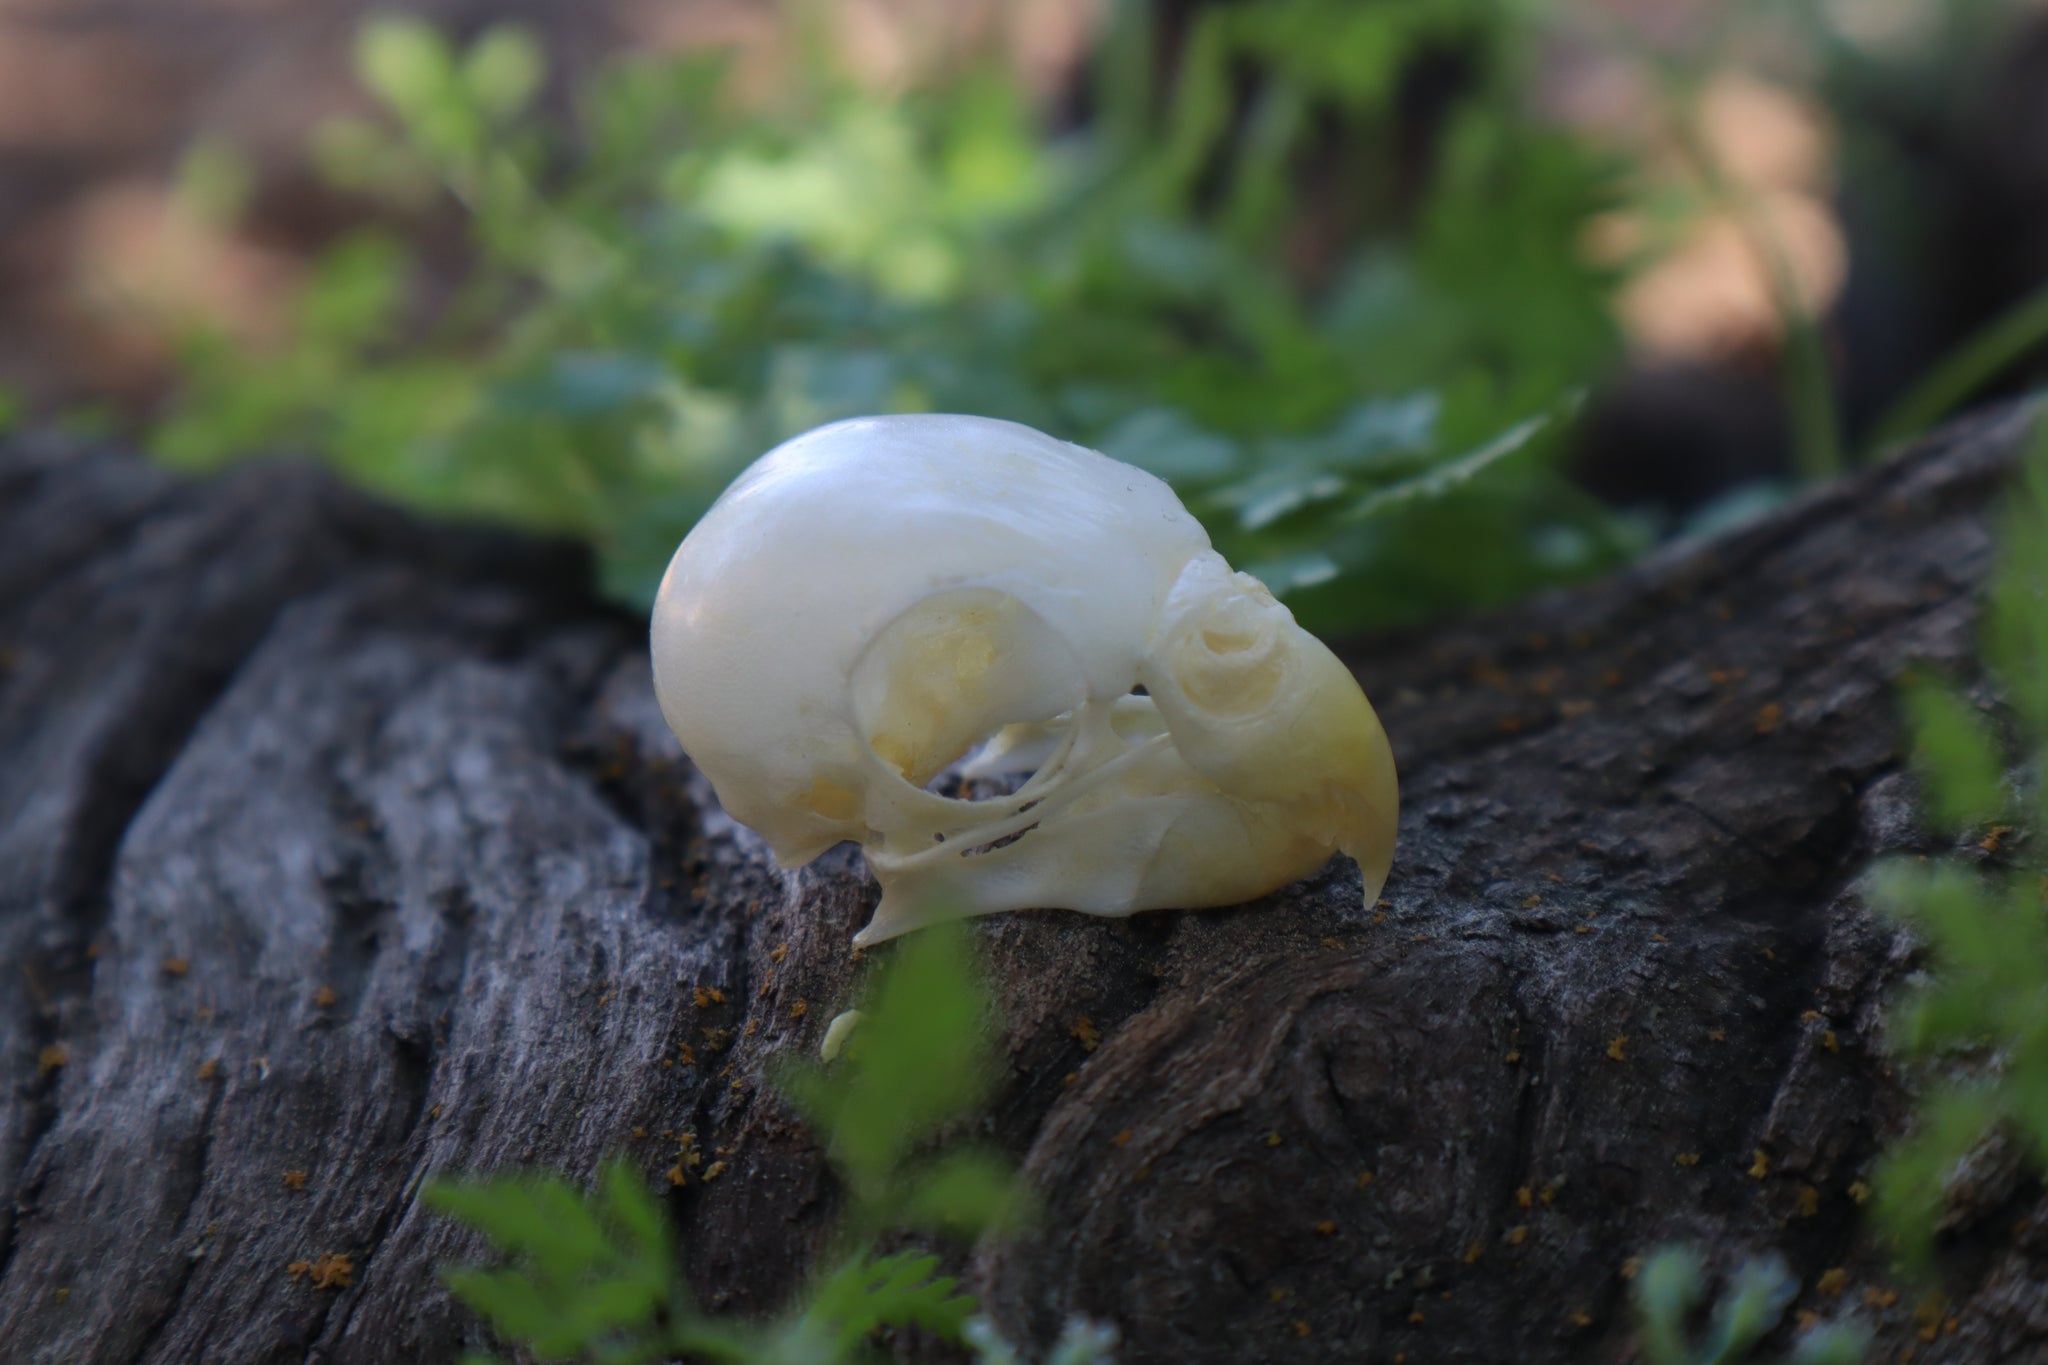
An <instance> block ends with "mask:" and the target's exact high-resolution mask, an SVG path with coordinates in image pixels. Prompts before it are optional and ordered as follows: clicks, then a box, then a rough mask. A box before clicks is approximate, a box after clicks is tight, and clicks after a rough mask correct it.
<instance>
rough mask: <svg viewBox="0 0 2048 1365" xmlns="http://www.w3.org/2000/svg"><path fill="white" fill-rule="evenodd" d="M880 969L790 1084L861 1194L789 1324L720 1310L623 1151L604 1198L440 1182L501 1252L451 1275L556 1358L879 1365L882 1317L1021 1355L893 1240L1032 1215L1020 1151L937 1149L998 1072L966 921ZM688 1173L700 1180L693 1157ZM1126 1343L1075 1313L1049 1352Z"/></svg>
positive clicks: (1005, 1361) (912, 942) (1084, 1358)
mask: <svg viewBox="0 0 2048 1365" xmlns="http://www.w3.org/2000/svg"><path fill="white" fill-rule="evenodd" d="M878 971H879V980H876V981H873V982H872V983H871V987H870V989H869V990H868V992H867V999H866V1000H865V1001H864V1002H863V1004H862V1007H861V1011H860V1018H859V1021H858V1023H857V1025H856V1026H855V1027H854V1029H853V1032H852V1040H851V1042H850V1043H848V1044H847V1045H846V1046H845V1048H844V1050H843V1051H842V1052H841V1054H840V1056H839V1057H838V1059H837V1060H835V1061H833V1062H831V1063H827V1064H823V1065H787V1066H785V1067H784V1068H783V1069H782V1073H781V1076H780V1079H779V1082H778V1083H779V1085H780V1087H781V1088H782V1089H783V1091H784V1093H785V1096H786V1097H787V1098H788V1099H789V1100H790V1101H791V1102H792V1103H793V1104H794V1105H795V1106H796V1108H797V1110H798V1111H799V1112H800V1113H802V1114H803V1115H804V1116H805V1117H806V1118H807V1119H808V1120H809V1121H810V1122H811V1124H812V1125H813V1127H814V1128H815V1129H816V1130H817V1132H818V1133H819V1135H820V1136H821V1138H823V1140H824V1141H825V1143H826V1145H827V1150H828V1154H829V1156H830V1159H831V1161H832V1163H833V1165H834V1167H835V1169H836V1170H837V1171H838V1173H839V1175H840V1178H841V1184H842V1187H843V1190H844V1193H845V1199H844V1203H843V1204H842V1207H841V1210H840V1217H839V1222H838V1225H837V1227H836V1230H835V1232H834V1235H833V1238H832V1240H831V1243H830V1245H829V1246H828V1247H827V1249H826V1252H825V1254H824V1256H823V1257H822V1260H821V1269H820V1270H819V1271H818V1272H817V1273H816V1274H815V1275H814V1277H813V1278H812V1280H811V1281H810V1283H809V1284H808V1286H807V1287H806V1288H805V1290H804V1291H803V1292H802V1293H801V1294H800V1295H799V1296H798V1298H797V1300H796V1302H794V1303H793V1304H791V1305H790V1306H789V1307H788V1308H787V1309H786V1310H785V1311H784V1312H783V1313H782V1314H781V1315H780V1316H779V1317H777V1318H776V1319H774V1320H773V1321H770V1322H767V1323H748V1322H740V1321H734V1320H731V1319H724V1318H719V1319H713V1318H710V1317H708V1316H706V1315H705V1313H704V1312H703V1310H702V1309H701V1308H699V1307H698V1306H697V1303H696V1301H695V1299H694V1298H693V1297H692V1296H691V1294H690V1290H689V1286H688V1284H687V1283H686V1282H685V1281H684V1279H683V1277H682V1273H681V1268H680V1266H679V1264H678V1261H677V1249H676V1246H675V1243H674V1238H673V1236H672V1234H671V1231H670V1228H669V1224H668V1217H667V1212H666V1211H665V1210H664V1209H663V1208H662V1207H661V1205H660V1203H659V1202H658V1201H657V1200H656V1198H655V1197H654V1195H653V1194H652V1193H651V1192H650V1191H649V1190H648V1189H647V1186H646V1184H645V1183H644V1182H643V1180H642V1179H641V1177H640V1176H639V1175H637V1174H636V1173H635V1172H634V1171H633V1170H632V1169H631V1167H630V1166H628V1165H626V1164H625V1163H623V1162H618V1161H614V1162H610V1163H607V1164H606V1166H605V1167H604V1169H603V1170H602V1171H601V1172H600V1173H599V1177H598V1182H597V1188H596V1189H595V1190H594V1191H593V1192H591V1193H589V1194H585V1193H583V1192H582V1191H580V1190H578V1189H577V1188H576V1186H574V1185H573V1184H571V1183H570V1182H568V1181H567V1180H565V1179H563V1178H562V1177H560V1176H556V1175H550V1174H540V1173H527V1172H523V1173H515V1174H510V1175H499V1176H494V1177H490V1178H486V1179H478V1180H448V1179H437V1180H435V1181H433V1182H431V1183H430V1184H429V1185H428V1186H427V1187H426V1189H425V1192H424V1194H423V1196H422V1197H423V1198H424V1199H425V1201H426V1203H427V1204H428V1206H429V1207H431V1208H433V1209H435V1210H437V1211H438V1212H440V1213H442V1214H445V1215H447V1216H449V1217H451V1218H454V1219H456V1220H457V1221H459V1222H461V1223H463V1224H465V1225H467V1226H468V1227H470V1228H472V1229H474V1230H475V1231H477V1232H479V1233H481V1234H482V1235H483V1237H484V1239H485V1241H486V1242H487V1243H488V1244H489V1247H490V1249H491V1251H492V1253H493V1254H494V1256H495V1257H496V1258H497V1263H496V1264H494V1265H492V1266H488V1267H474V1266H473V1267H461V1268H454V1269H450V1270H449V1271H447V1272H446V1274H445V1278H446V1279H447V1282H448V1285H449V1287H450V1288H451V1289H452V1290H453V1291H454V1292H455V1294H456V1296H457V1297H458V1298H460V1299H461V1300H462V1301H463V1302H464V1303H466V1304H468V1305H469V1306H470V1307H471V1308H472V1309H474V1310H476V1311H477V1312H478V1313H480V1314H482V1315H483V1316H484V1317H485V1318H487V1319H488V1320H489V1321H490V1323H491V1325H492V1327H493V1328H494V1329H495V1330H496V1331H497V1333H498V1335H499V1337H500V1338H501V1339H503V1340H504V1341H505V1342H506V1343H507V1344H515V1343H516V1344H518V1345H520V1346H523V1347H524V1348H525V1349H526V1350H528V1351H530V1352H531V1353H532V1354H533V1355H534V1357H535V1358H537V1359H540V1360H588V1361H597V1362H604V1363H605V1365H627V1363H628V1362H645V1361H654V1360H666V1359H670V1358H672V1357H674V1356H676V1355H679V1354H681V1355H689V1356H691V1357H692V1358H701V1359H705V1360H711V1361H723V1362H735V1363H736V1365H737V1363H746V1365H830V1363H831V1362H838V1361H858V1360H864V1359H868V1358H870V1357H871V1356H872V1354H873V1353H872V1352H871V1351H870V1350H869V1347H868V1341H869V1338H870V1337H871V1336H872V1335H873V1334H874V1333H875V1332H876V1331H878V1330H880V1329H882V1328H888V1327H916V1328H919V1329H921V1330H923V1331H925V1332H928V1333H931V1334H933V1335H934V1336H936V1337H938V1338H939V1339H941V1340H944V1341H949V1342H953V1343H955V1344H960V1345H968V1346H972V1347H973V1348H974V1349H975V1351H976V1356H977V1358H978V1359H980V1360H983V1361H987V1362H990V1363H991V1365H1013V1363H1014V1362H1015V1361H1016V1360H1017V1359H1018V1357H1017V1354H1016V1351H1015V1349H1014V1348H1013V1347H1011V1346H1010V1345H1009V1344H1008V1343H1007V1342H1005V1341H1003V1340H1002V1338H1001V1337H1000V1336H999V1335H998V1334H997V1333H996V1332H995V1329H994V1328H993V1327H992V1326H991V1325H989V1324H988V1323H986V1322H985V1321H981V1320H977V1319H973V1317H972V1315H973V1313H974V1308H975V1304H974V1300H973V1299H972V1298H970V1297H968V1296H967V1295H965V1294H962V1293H961V1292H959V1288H958V1286H957V1284H956V1283H955V1281H954V1280H953V1279H952V1278H951V1277H949V1276H944V1275H940V1274H938V1273H937V1271H938V1264H939V1258H938V1257H937V1256H935V1255H931V1254H928V1253H924V1252H920V1251H916V1250H909V1249H906V1250H899V1251H895V1252H891V1253H888V1254H883V1253H882V1252H881V1251H880V1250H879V1248H878V1245H877V1242H878V1239H879V1238H881V1237H882V1236H884V1235H886V1234H888V1233H890V1232H892V1231H900V1230H906V1229H927V1230H933V1231H942V1232H948V1233H952V1234H955V1235H957V1236H960V1237H963V1238H967V1239H972V1238H974V1237H978V1236H981V1235H983V1234H990V1233H999V1232H1001V1231H1003V1230H1004V1229H1006V1228H1009V1227H1013V1226H1015V1225H1017V1223H1018V1222H1019V1221H1020V1220H1022V1219H1023V1218H1025V1217H1028V1215H1029V1205H1028V1201H1027V1200H1026V1197H1025V1195H1024V1193H1023V1190H1022V1187H1021V1186H1020V1185H1019V1183H1018V1182H1017V1180H1016V1178H1015V1176H1014V1174H1013V1173H1012V1172H1011V1170H1010V1168H1009V1166H1008V1164H1007V1162H1005V1161H1003V1160H1002V1159H1000V1158H999V1157H997V1156H995V1155H994V1154H992V1153H989V1152H985V1151H982V1150H979V1149H977V1148H974V1147H972V1146H963V1145H961V1144H958V1143H952V1144H948V1145H946V1146H944V1147H943V1148H941V1149H939V1150H934V1148H935V1147H937V1145H938V1139H939V1138H940V1137H941V1136H942V1135H943V1133H944V1130H945V1129H946V1128H947V1127H948V1126H949V1125H952V1124H954V1123H956V1122H957V1121H958V1120H960V1119H962V1118H965V1117H967V1116H968V1115H970V1114H972V1113H973V1111H974V1110H975V1109H977V1108H978V1107H979V1106H980V1105H981V1103H982V1102H983V1101H984V1099H985V1098H986V1096H987V1093H988V1090H989V1087H990V1086H991V1085H992V1084H993V1080H994V1077H995V1076H996V1075H997V1074H998V1071H997V1065H996V1062H995V1060H994V1058H993V1057H992V1056H991V1054H990V1051H989V1048H988V1043H987V1040H988V1037H989V1036H990V1032H991V1028H992V1024H993V1021H992V1020H991V1019H990V1018H989V1017H988V1009H989V1006H988V1001H987V996H986V993H985V992H984V990H983V988H982V986H981V983H980V978H979V975H978V973H979V964H978V961H977V959H976V955H975V954H974V952H973V951H972V949H971V943H970V939H969V937H968V934H967V931H966V930H964V929H962V928H960V927H959V926H958V925H950V924H949V925H941V926H938V927H936V928H932V929H927V930H925V931H923V932H921V933H919V934H916V935H914V936H912V937H911V938H909V939H906V940H904V941H903V942H901V943H899V944H897V945H894V947H893V949H892V951H891V952H890V953H889V954H888V956H887V958H886V960H885V961H884V962H883V963H882V964H880V965H879V967H878ZM677 1174H678V1175H681V1176H682V1178H683V1179H684V1180H685V1182H688V1181H691V1180H693V1179H695V1177H694V1176H691V1175H689V1174H687V1172H686V1169H685V1167H683V1166H678V1168H677ZM1113 1344H1114V1335H1113V1334H1109V1333H1105V1332H1104V1331H1103V1330H1102V1329H1100V1328H1094V1327H1091V1326H1089V1325H1088V1324H1085V1323H1075V1324H1072V1325H1070V1327H1069V1329H1068V1332H1067V1334H1066V1336H1065V1337H1064V1338H1062V1340H1061V1342H1060V1343H1059V1346H1058V1347H1057V1349H1056V1350H1055V1352H1054V1353H1053V1355H1052V1357H1050V1358H1049V1359H1051V1360H1054V1361H1058V1362H1061V1363H1062V1365H1090V1362H1093V1361H1097V1360H1100V1359H1105V1358H1106V1355H1105V1353H1106V1352H1107V1350H1108V1349H1109V1347H1110V1346H1111V1345H1113Z"/></svg>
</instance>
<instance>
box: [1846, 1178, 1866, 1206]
mask: <svg viewBox="0 0 2048 1365" xmlns="http://www.w3.org/2000/svg"><path fill="white" fill-rule="evenodd" d="M1849 1197H1850V1198H1851V1199H1853V1200H1855V1201H1856V1202H1857V1203H1859V1204H1861V1203H1862V1202H1863V1201H1864V1200H1866V1199H1868V1198H1870V1186H1868V1185H1866V1184H1864V1183H1863V1182H1862V1181H1860V1180H1859V1181H1857V1182H1856V1183H1855V1184H1853V1185H1851V1186H1850V1187H1849Z"/></svg>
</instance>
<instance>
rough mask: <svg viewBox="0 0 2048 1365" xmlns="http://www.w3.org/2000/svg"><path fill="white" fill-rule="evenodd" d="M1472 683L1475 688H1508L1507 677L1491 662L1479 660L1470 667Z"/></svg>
mask: <svg viewBox="0 0 2048 1365" xmlns="http://www.w3.org/2000/svg"><path fill="white" fill-rule="evenodd" d="M1472 683H1473V685H1474V686H1475V687H1493V688H1501V689H1505V688H1506V687H1507V686H1508V675H1507V673H1506V672H1505V671H1504V670H1503V669H1502V668H1501V666H1500V665H1499V664H1497V663H1495V662H1494V661H1493V660H1491V659H1481V660H1480V661H1479V662H1478V663H1475V664H1473V665H1472Z"/></svg>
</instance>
